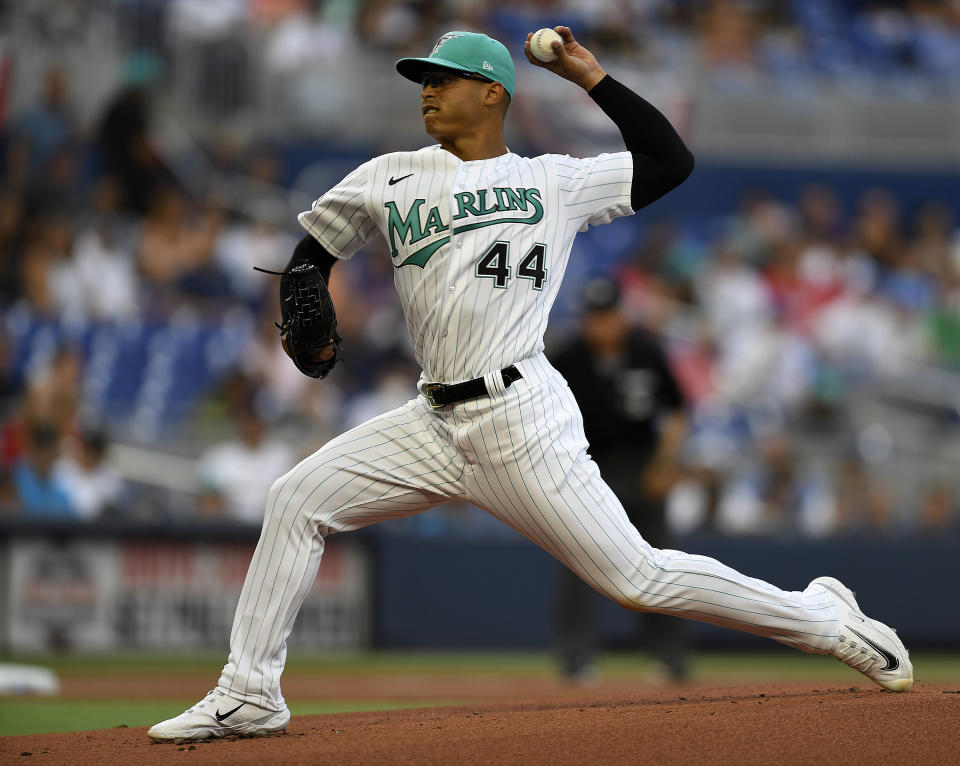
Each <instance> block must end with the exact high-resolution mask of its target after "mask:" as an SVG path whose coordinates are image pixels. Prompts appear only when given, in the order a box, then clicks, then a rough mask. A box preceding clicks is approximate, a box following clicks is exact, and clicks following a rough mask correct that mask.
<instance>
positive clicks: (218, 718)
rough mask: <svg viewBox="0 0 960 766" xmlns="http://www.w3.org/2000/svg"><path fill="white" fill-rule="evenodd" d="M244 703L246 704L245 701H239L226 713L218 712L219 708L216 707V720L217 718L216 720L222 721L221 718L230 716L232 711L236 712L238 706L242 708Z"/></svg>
mask: <svg viewBox="0 0 960 766" xmlns="http://www.w3.org/2000/svg"><path fill="white" fill-rule="evenodd" d="M246 704H247V703H246V702H241V703H240V704H239V705H237V706H236V707H235V708H234V709H233V710H228V711H227V712H226V713H223V714H221V713H220V708H217V720H218V721H222V720H224V719H225V718H229V717H230V716H232V715H233V714H234V713H236V712H237V711H238V710H239V709H240V708H242V707H243V706H244V705H246Z"/></svg>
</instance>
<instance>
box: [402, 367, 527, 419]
mask: <svg viewBox="0 0 960 766" xmlns="http://www.w3.org/2000/svg"><path fill="white" fill-rule="evenodd" d="M500 374H501V375H503V385H504V386H505V387H506V388H510V384H511V383H513V382H514V381H515V380H520V379H521V378H522V377H523V375H521V374H520V370H518V369H517V366H516V365H515V364H511V365H510V366H509V367H504V368H503V369H502V370H500ZM420 391H421V393H423V395H424V397H426V400H427V401H428V402H430V406H431V407H433V408H435V409H436V408H437V407H446V406H447V405H449V404H456V403H457V402H465V401H467V399H478V398H480V397H481V396H487V395H488V394H489V391H487V384H486V383H484V382H483V378H474V379H473V380H466V381H464V382H463V383H449V384H447V383H425V384H424V385H423V386H422V387H421V388H420Z"/></svg>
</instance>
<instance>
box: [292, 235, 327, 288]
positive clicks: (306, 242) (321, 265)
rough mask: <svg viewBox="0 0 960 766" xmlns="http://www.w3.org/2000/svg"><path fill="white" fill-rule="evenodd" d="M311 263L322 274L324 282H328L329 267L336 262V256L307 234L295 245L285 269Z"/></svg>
mask: <svg viewBox="0 0 960 766" xmlns="http://www.w3.org/2000/svg"><path fill="white" fill-rule="evenodd" d="M304 262H307V263H312V264H313V265H314V266H316V267H317V268H318V269H320V273H321V274H322V275H323V281H324V282H328V283H329V282H330V269H331V268H333V264H335V263H336V262H337V258H336V256H333V255H331V254H330V253H328V252H327V251H326V249H325V248H324V247H323V245H321V244H320V243H319V242H317V240H315V239H314V238H313V237H312V236H310V235H309V234H306V235H304V237H303V239H301V240H300V241H299V242H298V243H297V246H296V247H295V248H294V249H293V255H292V256H291V257H290V262H289V263H288V264H287V268H286V269H285V270H286V271H289V270H290V269H292V268H293V267H294V266H296V265H298V264H300V263H304Z"/></svg>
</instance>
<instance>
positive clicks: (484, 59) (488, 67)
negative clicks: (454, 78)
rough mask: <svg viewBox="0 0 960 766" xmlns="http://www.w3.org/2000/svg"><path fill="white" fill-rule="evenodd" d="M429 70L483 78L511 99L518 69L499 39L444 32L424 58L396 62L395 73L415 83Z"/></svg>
mask: <svg viewBox="0 0 960 766" xmlns="http://www.w3.org/2000/svg"><path fill="white" fill-rule="evenodd" d="M431 69H452V70H453V71H455V72H469V73H470V74H476V75H480V76H481V77H486V78H487V79H488V80H492V81H493V82H498V83H500V84H501V85H503V87H504V89H505V90H506V91H507V93H509V94H510V98H513V91H514V89H515V88H516V86H517V70H516V68H515V67H514V66H513V59H512V58H510V51H508V50H507V48H506V46H505V45H504V44H503V43H501V42H500V41H499V40H494V39H493V38H492V37H487V36H486V35H484V34H480V33H478V32H447V33H446V34H445V35H443V37H441V38H440V39H439V40H437V44H436V45H434V46H433V50H432V51H430V55H429V56H427V57H426V58H406V59H400V60H399V61H398V62H397V71H398V72H399V73H400V74H402V75H403V76H404V77H406V78H407V79H408V80H413V81H414V82H416V83H419V82H420V81H421V80H422V79H423V73H424V72H428V71H430V70H431Z"/></svg>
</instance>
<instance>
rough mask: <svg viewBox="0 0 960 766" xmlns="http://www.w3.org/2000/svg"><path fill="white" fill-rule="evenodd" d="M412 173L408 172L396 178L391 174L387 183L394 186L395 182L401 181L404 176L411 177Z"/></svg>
mask: <svg viewBox="0 0 960 766" xmlns="http://www.w3.org/2000/svg"><path fill="white" fill-rule="evenodd" d="M412 175H413V173H407V174H406V175H405V176H400V177H399V178H394V177H393V176H390V180H389V181H387V184H389V185H390V186H393V185H394V184H397V183H400V182H401V181H402V180H403V179H404V178H409V177H410V176H412Z"/></svg>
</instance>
